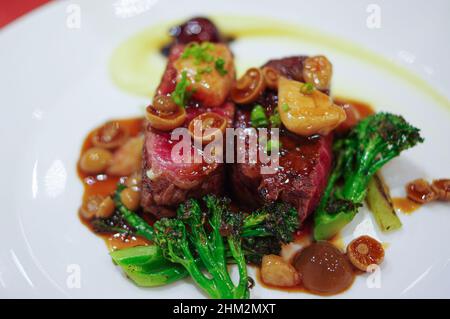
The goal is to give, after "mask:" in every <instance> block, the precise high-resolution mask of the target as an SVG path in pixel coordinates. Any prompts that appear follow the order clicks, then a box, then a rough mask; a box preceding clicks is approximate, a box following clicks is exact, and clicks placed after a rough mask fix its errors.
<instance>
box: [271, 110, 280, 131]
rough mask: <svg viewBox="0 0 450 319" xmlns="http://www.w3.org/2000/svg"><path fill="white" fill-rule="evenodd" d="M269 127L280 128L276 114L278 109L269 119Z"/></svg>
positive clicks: (278, 116)
mask: <svg viewBox="0 0 450 319" xmlns="http://www.w3.org/2000/svg"><path fill="white" fill-rule="evenodd" d="M269 121H270V126H271V127H280V126H281V118H280V113H278V109H275V111H274V112H273V114H272V115H271V116H270V117H269Z"/></svg>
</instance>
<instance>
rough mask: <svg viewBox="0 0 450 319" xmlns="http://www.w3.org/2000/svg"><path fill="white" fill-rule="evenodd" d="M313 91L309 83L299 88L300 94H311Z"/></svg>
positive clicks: (313, 88)
mask: <svg viewBox="0 0 450 319" xmlns="http://www.w3.org/2000/svg"><path fill="white" fill-rule="evenodd" d="M314 90H315V87H314V85H313V84H312V83H310V82H307V83H305V84H303V85H302V87H301V88H300V92H301V93H303V94H311V93H312V92H314Z"/></svg>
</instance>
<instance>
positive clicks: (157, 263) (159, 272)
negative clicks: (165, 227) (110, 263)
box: [110, 246, 189, 287]
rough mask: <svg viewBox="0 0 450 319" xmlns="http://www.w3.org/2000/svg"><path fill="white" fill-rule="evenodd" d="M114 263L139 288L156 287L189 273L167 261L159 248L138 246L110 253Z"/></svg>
mask: <svg viewBox="0 0 450 319" xmlns="http://www.w3.org/2000/svg"><path fill="white" fill-rule="evenodd" d="M110 255H111V257H112V259H113V260H114V262H115V263H116V264H117V265H119V266H120V267H121V268H122V269H123V270H124V272H125V274H126V275H127V276H128V277H129V278H130V279H131V280H132V281H133V282H134V283H135V284H136V285H138V286H141V287H156V286H163V285H167V284H170V283H172V282H174V281H177V280H179V279H182V278H185V277H187V276H188V275H189V273H188V272H187V271H186V270H185V269H184V268H183V267H182V266H181V265H178V264H174V263H171V262H170V261H168V260H166V259H165V258H164V257H163V255H162V251H161V249H159V247H158V246H137V247H132V248H127V249H121V250H116V251H113V252H111V253H110Z"/></svg>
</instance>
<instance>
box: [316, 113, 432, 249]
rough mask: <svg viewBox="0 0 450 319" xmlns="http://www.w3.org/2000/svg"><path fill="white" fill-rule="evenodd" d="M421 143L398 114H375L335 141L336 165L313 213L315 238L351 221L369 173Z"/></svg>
mask: <svg viewBox="0 0 450 319" xmlns="http://www.w3.org/2000/svg"><path fill="white" fill-rule="evenodd" d="M421 142H423V138H422V137H421V136H420V131H419V129H417V128H415V127H414V126H412V125H410V124H409V123H408V122H406V121H405V119H404V118H403V117H401V116H398V115H394V114H390V113H377V114H374V115H371V116H369V117H367V118H365V119H364V120H362V121H361V122H359V123H358V124H357V125H356V126H355V127H354V128H353V129H352V130H351V131H350V133H349V134H348V135H347V136H346V137H343V138H341V139H339V140H337V141H336V142H335V144H334V153H335V167H334V169H333V171H332V173H331V176H330V178H329V180H328V184H327V187H326V189H325V192H324V195H323V196H322V199H321V202H320V204H319V207H318V208H317V210H316V213H315V216H314V237H315V239H316V240H324V239H328V238H330V237H332V236H333V235H335V234H336V233H337V232H338V231H339V230H340V229H342V228H343V227H344V226H345V225H347V224H348V223H349V222H350V221H352V219H353V217H354V216H355V215H356V213H357V212H358V208H359V207H360V206H361V205H362V202H363V200H364V198H365V196H366V189H367V185H368V183H369V181H370V179H371V178H372V176H373V175H374V174H375V173H376V172H377V171H378V170H379V169H380V168H381V167H382V166H383V165H384V164H386V163H387V162H389V161H390V160H391V159H393V158H394V157H396V156H398V155H399V154H400V152H402V151H403V150H406V149H408V148H411V147H413V146H415V145H416V144H418V143H421Z"/></svg>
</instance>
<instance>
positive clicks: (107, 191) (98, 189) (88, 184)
mask: <svg viewBox="0 0 450 319" xmlns="http://www.w3.org/2000/svg"><path fill="white" fill-rule="evenodd" d="M113 121H114V122H118V123H119V125H120V127H121V128H124V129H125V130H126V131H128V133H129V136H130V137H134V136H137V135H138V134H140V133H141V132H142V130H143V125H144V118H129V119H118V120H113ZM96 130H97V128H96V129H94V130H92V131H91V132H89V134H88V135H87V136H86V138H85V139H84V141H83V144H82V147H81V152H80V157H81V154H83V153H84V152H85V151H86V150H88V149H89V148H91V147H93V146H94V145H93V143H92V137H93V136H94V134H95V131H96ZM77 173H78V177H79V178H80V180H81V182H82V183H83V200H85V199H86V198H88V197H89V196H92V195H100V196H108V195H111V194H112V193H113V192H114V191H115V190H116V188H117V184H118V183H119V182H120V181H121V180H123V179H124V177H117V176H108V175H107V174H98V175H90V174H86V173H84V172H82V171H81V170H80V167H79V165H77ZM78 216H79V218H80V220H81V222H82V223H83V224H84V225H85V226H86V227H88V228H89V229H90V230H91V231H92V232H94V233H95V234H96V235H98V236H100V237H101V238H103V239H104V241H105V243H106V245H107V247H108V249H109V250H116V249H122V248H127V247H133V246H140V245H148V244H149V241H148V240H146V239H144V238H141V237H136V236H123V235H121V234H112V233H97V232H95V231H94V228H93V226H92V224H91V223H90V222H89V221H88V220H87V219H85V218H83V217H82V216H81V214H80V213H79V214H78ZM149 221H150V220H149ZM150 222H151V221H150Z"/></svg>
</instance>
